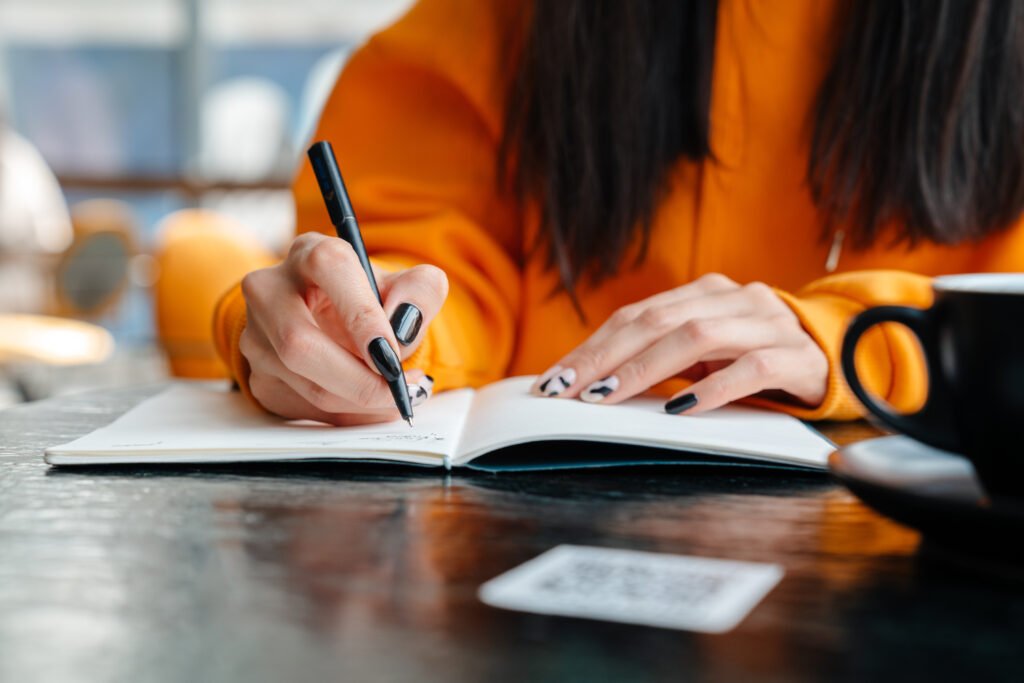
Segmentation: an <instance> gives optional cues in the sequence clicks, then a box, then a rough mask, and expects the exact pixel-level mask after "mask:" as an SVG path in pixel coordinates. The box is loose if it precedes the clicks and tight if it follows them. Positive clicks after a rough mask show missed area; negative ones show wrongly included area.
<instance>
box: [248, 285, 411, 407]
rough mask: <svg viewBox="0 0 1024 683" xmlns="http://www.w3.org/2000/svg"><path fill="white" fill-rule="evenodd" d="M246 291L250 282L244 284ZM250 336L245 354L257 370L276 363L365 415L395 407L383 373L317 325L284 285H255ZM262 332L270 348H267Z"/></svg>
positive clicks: (250, 293)
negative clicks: (341, 399)
mask: <svg viewBox="0 0 1024 683" xmlns="http://www.w3.org/2000/svg"><path fill="white" fill-rule="evenodd" d="M243 286H245V285H244V282H243ZM246 300H247V301H248V302H249V306H248V316H249V324H248V325H247V326H246V333H243V336H246V335H248V337H249V338H248V339H247V343H246V348H245V349H243V350H242V352H243V355H245V356H246V358H247V359H249V361H250V365H251V366H253V367H254V368H257V369H258V368H259V367H271V366H272V365H273V364H274V359H277V360H279V361H280V363H281V364H282V365H283V366H284V367H285V368H287V370H288V371H289V372H291V373H293V374H295V375H297V376H299V377H304V378H306V379H307V380H310V381H313V382H316V383H317V384H318V385H320V386H321V387H323V388H324V389H325V390H326V391H328V392H330V393H332V394H334V395H336V396H338V397H341V398H343V399H345V400H346V401H348V402H350V403H351V404H353V405H356V406H359V407H360V408H361V409H363V410H376V409H386V408H388V407H389V406H393V405H394V400H393V399H392V398H391V392H390V390H389V389H388V385H387V382H385V381H384V378H383V377H381V376H380V375H379V374H378V373H377V372H375V371H372V370H370V369H369V368H368V367H367V366H366V364H365V363H364V362H363V361H362V360H361V359H359V358H357V357H356V356H353V355H352V354H351V353H350V352H349V351H347V350H346V349H344V348H342V347H341V346H339V345H338V344H337V343H336V342H335V341H334V340H333V339H331V338H330V337H328V336H327V335H326V334H324V333H323V331H322V330H320V328H319V327H317V326H316V324H315V322H314V321H313V318H312V314H311V313H310V311H309V309H308V308H307V307H306V303H305V301H304V300H303V298H302V297H301V296H300V295H299V294H298V293H297V292H295V291H294V290H290V289H288V288H287V287H284V286H263V287H255V286H250V287H249V288H248V290H247V292H246ZM250 328H251V331H252V332H255V331H257V330H258V331H259V332H260V333H262V335H263V337H265V339H266V341H267V344H261V343H260V338H259V337H258V336H257V335H255V334H249V333H250Z"/></svg>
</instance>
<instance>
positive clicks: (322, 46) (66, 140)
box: [0, 0, 411, 345]
mask: <svg viewBox="0 0 1024 683" xmlns="http://www.w3.org/2000/svg"><path fill="white" fill-rule="evenodd" d="M410 4H411V0H289V1H288V2H281V1H280V0H89V2H81V0H4V2H3V3H0V41H2V42H0V45H2V50H0V92H2V95H3V97H2V99H3V117H4V118H6V120H7V121H8V122H9V124H10V125H13V126H14V128H15V129H17V130H18V131H19V132H20V133H22V134H23V135H24V136H25V137H26V138H28V139H29V140H30V141H31V142H32V143H34V144H35V145H36V146H37V147H38V148H39V149H40V151H41V152H42V154H43V156H44V158H45V159H46V160H47V162H48V163H49V164H50V166H51V167H52V168H53V170H54V171H55V173H56V174H57V177H58V179H59V180H60V181H61V183H62V186H63V188H64V191H65V194H66V197H67V199H68V201H69V203H72V204H74V203H77V202H80V201H84V200H87V199H92V198H97V197H113V198H118V199H121V200H123V201H124V202H125V203H126V204H127V205H128V206H129V207H130V208H131V209H132V210H133V211H134V213H135V216H136V221H137V224H138V227H137V231H138V235H137V238H138V243H139V246H140V247H141V248H142V249H143V250H145V249H146V248H147V247H148V246H149V245H150V244H151V240H152V238H153V231H154V228H155V226H156V225H157V224H158V223H159V221H160V220H161V219H162V218H163V217H165V216H166V215H167V214H168V213H171V212H173V211H175V210H177V209H180V208H184V207H187V206H204V207H208V208H213V209H215V210H217V211H220V212H222V213H225V214H227V215H229V216H231V217H234V218H236V219H237V220H239V221H240V222H241V223H242V224H244V225H246V226H247V227H248V228H249V229H251V230H252V231H253V232H254V233H255V234H256V235H257V236H259V237H260V239H262V240H263V241H264V242H265V243H266V244H268V245H269V246H271V247H274V248H279V247H281V246H283V244H284V243H285V241H286V240H287V239H288V238H289V237H290V235H291V234H292V231H293V226H292V224H291V221H292V207H291V204H290V196H289V194H288V191H287V184H288V181H289V179H290V177H291V175H292V172H293V170H294V167H295V164H296V161H297V159H298V158H299V153H300V151H301V148H302V146H303V145H304V144H305V142H306V141H307V138H308V136H309V134H310V132H311V130H312V126H313V125H314V122H315V120H316V117H317V115H318V112H319V109H320V107H321V106H322V103H323V100H324V98H325V97H326V95H327V93H328V92H329V89H330V87H331V85H332V83H333V81H334V78H335V76H336V74H337V72H338V70H339V69H340V68H341V65H342V64H343V62H344V59H345V57H346V55H347V54H348V53H349V52H350V51H351V49H352V48H353V47H354V46H356V45H358V44H359V43H360V42H361V41H362V40H364V39H365V37H366V36H367V35H368V34H369V33H371V32H373V31H374V30H377V29H378V28H380V27H382V26H383V25H385V24H387V23H389V22H391V21H393V20H395V19H396V18H398V17H399V16H400V15H401V14H402V13H403V12H404V11H405V10H406V9H407V8H408V6H409V5H410ZM136 275H138V276H139V277H137V278H136V280H135V284H134V286H133V287H132V288H131V289H130V290H129V291H128V292H127V294H126V296H125V297H124V298H123V300H122V303H121V304H120V305H119V306H118V307H117V308H116V309H115V310H112V311H110V312H109V313H107V314H105V316H104V318H103V320H101V322H102V323H103V324H104V325H106V326H107V327H108V328H110V329H111V331H112V332H113V333H114V334H115V337H117V338H118V340H119V341H120V342H121V343H122V345H124V344H126V343H127V344H149V343H151V342H152V339H153V324H152V313H151V309H150V306H149V303H148V302H149V298H148V296H147V295H146V292H145V289H144V288H145V285H146V278H145V274H144V273H136Z"/></svg>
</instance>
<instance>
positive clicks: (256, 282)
mask: <svg viewBox="0 0 1024 683" xmlns="http://www.w3.org/2000/svg"><path fill="white" fill-rule="evenodd" d="M265 270H266V269H261V270H254V271H252V272H251V273H246V274H245V275H244V276H243V277H242V296H243V297H244V298H245V300H246V301H248V302H250V303H251V302H253V301H257V300H258V299H259V298H260V295H261V294H262V292H263V279H264V276H265V275H266V272H265Z"/></svg>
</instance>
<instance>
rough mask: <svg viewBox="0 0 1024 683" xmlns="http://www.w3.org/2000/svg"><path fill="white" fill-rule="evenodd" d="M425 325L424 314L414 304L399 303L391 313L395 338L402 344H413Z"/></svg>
mask: <svg viewBox="0 0 1024 683" xmlns="http://www.w3.org/2000/svg"><path fill="white" fill-rule="evenodd" d="M421 325H423V314H422V313H420V309H418V308H416V307H415V306H413V305H412V304H399V306H398V308H396V309H395V312H394V313H392V314H391V329H392V330H394V331H395V339H397V340H398V343H399V344H401V345H402V346H408V345H409V344H412V342H413V340H414V339H416V335H417V334H419V333H420V326H421Z"/></svg>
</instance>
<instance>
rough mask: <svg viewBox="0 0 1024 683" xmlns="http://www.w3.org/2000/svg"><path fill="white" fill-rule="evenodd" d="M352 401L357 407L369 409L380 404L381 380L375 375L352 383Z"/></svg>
mask: <svg viewBox="0 0 1024 683" xmlns="http://www.w3.org/2000/svg"><path fill="white" fill-rule="evenodd" d="M351 386H352V401H353V402H354V403H355V404H356V405H359V406H364V407H369V406H375V405H377V404H378V403H380V396H381V389H382V387H383V380H382V379H381V378H380V377H378V376H377V375H372V374H367V375H366V376H364V377H361V378H358V379H356V380H354V381H353V382H352V385H351Z"/></svg>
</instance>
